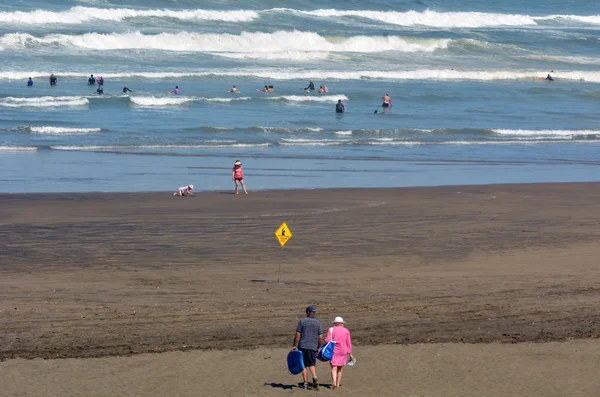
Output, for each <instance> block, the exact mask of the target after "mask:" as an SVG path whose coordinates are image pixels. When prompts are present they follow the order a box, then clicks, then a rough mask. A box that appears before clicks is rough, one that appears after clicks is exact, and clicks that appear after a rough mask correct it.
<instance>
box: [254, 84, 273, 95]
mask: <svg viewBox="0 0 600 397" xmlns="http://www.w3.org/2000/svg"><path fill="white" fill-rule="evenodd" d="M257 91H258V92H264V93H267V92H275V88H274V87H273V86H272V85H265V87H264V88H263V89H262V90H257Z"/></svg>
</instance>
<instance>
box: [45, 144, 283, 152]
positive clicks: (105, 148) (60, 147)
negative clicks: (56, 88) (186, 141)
mask: <svg viewBox="0 0 600 397" xmlns="http://www.w3.org/2000/svg"><path fill="white" fill-rule="evenodd" d="M268 146H271V144H270V143H268V142H266V143H231V144H223V143H215V144H208V145H139V146H136V145H122V146H75V145H56V146H50V147H49V148H50V149H52V150H81V151H88V150H89V151H115V150H116V151H118V150H149V149H150V150H161V149H166V150H169V149H212V148H254V147H268Z"/></svg>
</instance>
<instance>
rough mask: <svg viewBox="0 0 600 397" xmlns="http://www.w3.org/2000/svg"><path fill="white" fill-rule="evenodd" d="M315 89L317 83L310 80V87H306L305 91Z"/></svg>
mask: <svg viewBox="0 0 600 397" xmlns="http://www.w3.org/2000/svg"><path fill="white" fill-rule="evenodd" d="M314 90H315V84H314V83H313V82H312V80H310V81H309V82H308V87H306V88H305V89H304V91H306V92H310V91H314Z"/></svg>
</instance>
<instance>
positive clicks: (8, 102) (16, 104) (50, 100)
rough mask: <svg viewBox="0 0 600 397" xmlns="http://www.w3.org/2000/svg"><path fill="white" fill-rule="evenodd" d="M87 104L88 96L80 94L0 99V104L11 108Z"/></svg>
mask: <svg viewBox="0 0 600 397" xmlns="http://www.w3.org/2000/svg"><path fill="white" fill-rule="evenodd" d="M87 104H89V101H88V100H87V98H84V97H78V96H63V97H53V96H43V97H6V98H1V99H0V106H4V107H9V108H21V107H36V108H43V107H59V106H85V105H87Z"/></svg>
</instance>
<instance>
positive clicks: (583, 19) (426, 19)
mask: <svg viewBox="0 0 600 397" xmlns="http://www.w3.org/2000/svg"><path fill="white" fill-rule="evenodd" d="M273 12H278V13H293V14H296V15H309V16H313V17H325V18H344V17H357V18H364V19H369V20H372V21H377V22H383V23H387V24H391V25H399V26H426V27H435V28H479V27H495V26H535V25H538V22H543V21H559V22H561V21H567V22H571V21H572V22H577V23H586V24H600V16H598V15H591V16H584V15H548V16H532V15H523V14H501V13H485V12H436V11H431V10H426V11H422V12H420V11H406V12H399V11H370V10H336V9H317V10H312V11H303V10H296V9H291V8H273V9H268V10H262V11H253V10H242V9H238V10H226V11H221V10H208V9H192V10H170V9H152V10H147V9H146V10H142V9H133V8H95V7H82V6H78V7H73V8H70V9H68V10H65V11H58V12H57V11H49V10H43V9H38V10H33V11H28V12H23V11H14V12H0V23H6V24H15V25H47V24H66V25H78V24H84V23H89V22H94V21H111V22H121V21H124V20H130V19H135V18H163V19H176V20H180V21H223V22H252V21H254V20H256V19H259V18H260V17H261V15H262V14H269V13H273Z"/></svg>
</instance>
